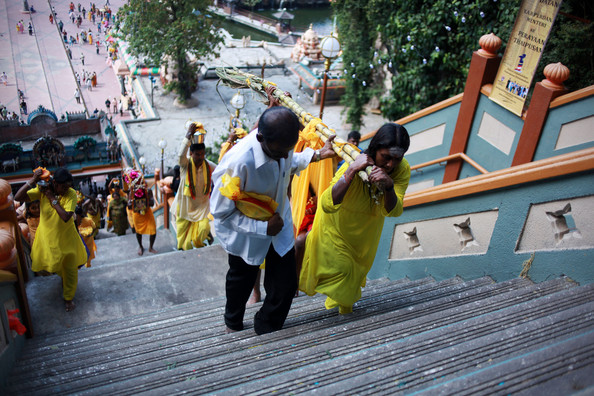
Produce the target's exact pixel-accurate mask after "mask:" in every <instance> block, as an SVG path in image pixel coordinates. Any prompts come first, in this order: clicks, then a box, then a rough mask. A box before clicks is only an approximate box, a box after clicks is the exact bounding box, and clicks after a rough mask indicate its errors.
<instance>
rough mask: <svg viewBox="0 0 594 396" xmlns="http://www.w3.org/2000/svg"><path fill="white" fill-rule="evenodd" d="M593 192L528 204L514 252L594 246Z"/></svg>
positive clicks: (589, 247) (588, 247)
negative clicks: (578, 196) (586, 194)
mask: <svg viewBox="0 0 594 396" xmlns="http://www.w3.org/2000/svg"><path fill="white" fill-rule="evenodd" d="M592 213H594V195H591V196H587V197H580V198H572V199H567V200H561V201H550V202H545V203H540V204H535V205H531V206H530V210H529V211H528V216H527V218H526V222H525V224H524V228H523V231H522V235H521V236H520V238H519V240H518V244H517V246H516V252H518V253H527V252H535V251H556V250H568V249H591V248H594V221H593V220H594V217H593V216H592Z"/></svg>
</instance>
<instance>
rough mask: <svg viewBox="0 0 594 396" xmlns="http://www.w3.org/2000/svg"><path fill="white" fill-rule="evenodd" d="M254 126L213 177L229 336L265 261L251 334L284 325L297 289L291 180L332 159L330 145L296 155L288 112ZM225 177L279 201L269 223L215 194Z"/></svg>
mask: <svg viewBox="0 0 594 396" xmlns="http://www.w3.org/2000/svg"><path fill="white" fill-rule="evenodd" d="M258 124H259V125H258V130H255V131H253V132H252V133H250V134H249V135H248V136H246V137H245V138H243V139H242V140H241V141H240V142H239V143H237V144H236V145H235V146H234V147H233V148H232V149H231V150H230V151H229V152H228V153H227V154H226V155H225V156H224V157H223V159H222V161H221V162H220V163H219V165H218V166H217V168H216V170H215V172H214V173H213V180H214V182H215V186H214V189H213V192H212V196H211V199H210V206H211V213H212V215H213V216H214V228H215V231H216V234H217V237H218V239H219V240H220V242H221V245H222V247H223V248H224V249H225V251H226V252H227V253H228V254H229V271H228V272H227V278H226V294H227V303H226V306H225V324H226V326H227V332H233V331H240V330H243V316H244V313H245V305H246V303H247V301H248V299H249V297H250V293H251V291H252V287H253V285H254V282H255V280H256V276H257V274H258V268H259V266H260V264H262V262H264V259H266V269H265V276H264V289H265V290H266V298H265V299H264V303H263V304H262V308H261V309H260V310H259V311H258V312H257V313H256V315H255V316H254V330H255V332H256V333H257V334H264V333H270V332H273V331H276V330H280V329H281V328H282V327H283V324H284V322H285V319H286V317H287V314H288V313H289V309H290V308H291V303H292V300H293V296H294V295H295V291H296V290H297V274H296V264H295V249H294V243H295V238H294V233H293V220H292V218H291V208H290V207H289V200H288V196H287V192H288V186H289V182H290V178H291V175H292V174H295V173H297V172H299V171H301V170H303V169H305V168H306V167H307V165H309V163H310V162H311V161H319V160H320V159H325V158H330V157H334V156H336V154H335V153H334V151H333V150H332V147H331V143H330V142H327V143H326V145H325V146H324V147H323V148H322V149H321V150H317V151H314V150H312V149H310V148H306V149H305V150H304V151H303V152H301V153H294V152H293V148H294V147H295V145H296V144H297V140H298V138H299V119H298V118H297V116H296V115H295V114H294V113H293V112H291V111H290V110H288V109H287V108H284V107H272V108H269V109H268V110H266V111H265V112H264V113H263V114H262V116H261V117H260V120H259V122H258ZM329 140H330V141H331V140H332V139H329ZM225 174H227V175H228V176H229V177H238V178H239V180H240V183H239V188H240V190H241V191H242V192H249V193H257V194H261V195H265V196H267V197H270V198H272V199H273V200H274V201H275V202H276V203H278V207H277V208H276V211H275V212H274V214H273V215H272V217H270V219H269V220H267V221H262V220H256V219H254V218H251V217H248V216H247V215H245V214H244V213H243V212H241V211H240V210H239V209H237V207H236V204H235V201H233V200H231V199H229V198H227V197H226V196H224V195H222V194H221V191H220V190H219V189H220V188H221V186H222V185H223V184H222V183H223V182H222V179H221V177H222V176H223V175H225Z"/></svg>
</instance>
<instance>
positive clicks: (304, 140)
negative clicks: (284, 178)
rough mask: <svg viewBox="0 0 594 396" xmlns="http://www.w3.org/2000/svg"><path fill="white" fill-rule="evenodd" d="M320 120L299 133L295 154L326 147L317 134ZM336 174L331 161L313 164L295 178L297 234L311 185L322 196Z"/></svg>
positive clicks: (293, 199) (293, 206)
mask: <svg viewBox="0 0 594 396" xmlns="http://www.w3.org/2000/svg"><path fill="white" fill-rule="evenodd" d="M321 122H322V120H320V119H319V118H314V119H312V120H311V121H310V122H309V123H308V124H307V126H306V127H305V128H304V129H303V131H301V132H299V141H297V145H296V146H295V152H296V153H299V152H302V151H303V150H304V149H305V148H306V147H310V148H312V149H313V150H318V149H321V148H322V147H324V142H323V141H322V139H320V137H319V136H318V134H317V133H316V125H318V124H319V123H321ZM333 174H334V163H333V161H332V160H331V159H325V160H322V161H320V162H312V163H311V164H309V166H308V167H307V168H305V169H304V170H303V171H301V174H300V175H299V176H294V177H293V181H292V183H291V213H292V216H293V224H294V226H295V232H297V230H299V228H300V227H301V223H302V221H303V216H305V206H306V205H307V199H308V196H309V185H310V184H311V185H312V187H313V190H314V192H315V194H316V195H317V196H320V195H321V194H322V193H323V192H324V190H326V188H328V185H330V181H331V180H332V176H333Z"/></svg>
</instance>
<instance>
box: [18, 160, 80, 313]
mask: <svg viewBox="0 0 594 396" xmlns="http://www.w3.org/2000/svg"><path fill="white" fill-rule="evenodd" d="M45 173H47V176H49V172H47V171H46V170H43V169H41V168H38V169H36V170H35V172H34V173H33V178H32V179H30V180H28V181H27V182H26V183H25V184H24V185H23V187H21V188H20V189H19V191H18V192H17V193H16V195H15V197H14V199H15V200H17V201H19V202H29V201H32V200H33V201H34V200H39V201H40V205H41V216H40V221H39V227H38V228H37V233H36V235H35V240H34V241H33V246H32V247H31V260H32V266H31V269H32V270H33V271H34V272H40V273H53V274H58V275H59V276H60V277H61V278H62V294H63V297H64V303H65V305H66V311H72V310H73V309H74V302H73V301H72V300H73V299H74V295H75V293H76V288H77V285H78V267H79V266H81V265H83V264H85V263H86V262H87V251H86V249H85V245H84V244H83V241H82V239H81V237H80V235H79V234H78V231H77V229H76V225H75V224H74V219H73V215H74V210H75V208H76V201H77V196H76V192H75V191H74V190H73V189H72V187H71V185H72V175H71V174H70V172H69V171H68V170H67V169H65V168H58V169H57V170H56V171H55V173H54V178H53V179H51V180H49V181H45V183H44V184H43V183H39V185H38V186H36V184H37V183H38V182H40V180H42V175H44V176H43V177H46V176H45ZM42 184H43V185H42Z"/></svg>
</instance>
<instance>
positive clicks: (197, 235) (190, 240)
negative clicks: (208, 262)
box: [175, 216, 210, 250]
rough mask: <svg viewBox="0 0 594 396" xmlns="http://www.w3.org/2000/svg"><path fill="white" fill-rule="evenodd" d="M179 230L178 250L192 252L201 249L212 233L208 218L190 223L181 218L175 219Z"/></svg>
mask: <svg viewBox="0 0 594 396" xmlns="http://www.w3.org/2000/svg"><path fill="white" fill-rule="evenodd" d="M175 223H176V226H177V227H176V229H177V248H178V249H182V250H192V248H201V247H203V246H204V241H205V240H206V238H207V237H208V233H209V232H210V224H209V222H208V217H206V218H204V219H202V220H199V221H189V220H186V219H183V218H181V217H179V216H178V217H177V218H176V219H175Z"/></svg>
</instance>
